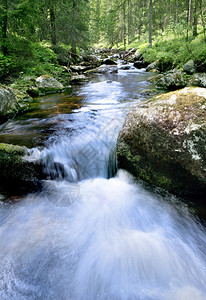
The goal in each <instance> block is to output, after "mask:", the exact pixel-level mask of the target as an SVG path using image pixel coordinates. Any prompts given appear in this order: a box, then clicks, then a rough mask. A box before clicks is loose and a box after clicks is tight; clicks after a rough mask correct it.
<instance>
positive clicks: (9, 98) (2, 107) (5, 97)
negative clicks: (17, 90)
mask: <svg viewBox="0 0 206 300" xmlns="http://www.w3.org/2000/svg"><path fill="white" fill-rule="evenodd" d="M16 104H17V99H16V97H15V94H14V92H13V90H12V89H11V88H9V87H0V116H3V117H6V116H7V115H10V114H12V113H13V112H14V111H15V110H16Z"/></svg>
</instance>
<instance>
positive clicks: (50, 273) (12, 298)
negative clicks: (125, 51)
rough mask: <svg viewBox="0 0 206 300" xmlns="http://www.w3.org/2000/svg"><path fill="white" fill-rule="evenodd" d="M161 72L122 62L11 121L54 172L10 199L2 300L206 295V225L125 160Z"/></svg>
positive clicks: (154, 299)
mask: <svg viewBox="0 0 206 300" xmlns="http://www.w3.org/2000/svg"><path fill="white" fill-rule="evenodd" d="M151 76H152V75H151V74H149V73H146V72H145V70H144V69H141V70H138V69H133V68H131V69H129V70H122V69H121V66H119V72H118V73H116V74H105V75H95V76H94V77H91V78H90V79H89V81H88V82H86V83H84V84H82V85H80V86H74V88H73V91H72V93H63V94H55V95H49V96H46V97H42V98H40V99H38V100H36V101H35V102H34V103H32V106H33V109H32V110H31V111H29V112H27V113H25V114H24V115H22V116H19V117H18V118H17V119H16V120H10V121H8V122H7V123H5V124H4V126H3V127H2V128H1V131H0V142H5V143H13V144H18V145H25V146H27V147H29V148H32V153H33V154H32V155H33V156H32V157H33V159H36V158H40V159H41V160H42V161H43V162H44V166H45V173H46V174H47V179H46V180H44V181H43V188H42V190H41V191H39V192H37V193H31V194H28V195H26V196H22V197H21V199H18V198H17V199H16V201H15V200H13V201H12V202H9V201H8V202H0V261H1V264H0V299H1V300H27V299H28V300H40V299H41V300H56V299H60V300H205V299H206V234H205V227H204V226H203V224H201V222H199V221H198V218H197V217H196V216H195V215H194V214H192V213H191V212H190V210H189V209H188V207H187V206H186V205H185V204H184V203H183V202H181V201H180V200H179V199H178V198H176V197H174V196H172V195H166V196H162V195H160V194H159V193H158V192H157V191H153V192H152V191H149V190H148V189H146V188H145V187H144V186H143V185H142V183H139V182H137V181H136V180H135V179H134V178H133V177H132V176H131V175H130V174H129V173H128V172H126V171H124V170H118V171H117V169H116V163H115V145H116V139H117V137H118V133H119V131H120V129H121V127H122V124H123V122H124V119H125V117H126V114H127V112H128V111H129V110H130V109H131V108H132V106H133V105H135V103H138V102H140V101H144V100H145V99H146V98H147V97H149V96H147V97H146V96H145V95H144V93H143V94H142V93H141V91H143V90H144V89H152V88H153V85H152V84H151V83H149V81H148V79H149V78H150V77H151Z"/></svg>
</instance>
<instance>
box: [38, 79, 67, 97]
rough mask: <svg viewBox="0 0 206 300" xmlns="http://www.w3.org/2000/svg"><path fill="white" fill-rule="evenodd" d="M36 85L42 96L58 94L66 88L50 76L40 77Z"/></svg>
mask: <svg viewBox="0 0 206 300" xmlns="http://www.w3.org/2000/svg"><path fill="white" fill-rule="evenodd" d="M36 84H37V87H38V89H39V90H40V92H41V94H50V93H58V92H61V91H63V90H64V86H63V85H62V84H61V83H60V82H59V81H58V80H56V79H55V78H53V77H52V76H50V75H42V76H40V77H38V78H37V79H36Z"/></svg>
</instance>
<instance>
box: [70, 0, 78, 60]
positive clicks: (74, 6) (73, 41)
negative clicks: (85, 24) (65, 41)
mask: <svg viewBox="0 0 206 300" xmlns="http://www.w3.org/2000/svg"><path fill="white" fill-rule="evenodd" d="M76 21H77V0H73V23H74V24H76ZM72 35H73V36H72V49H71V51H72V56H73V57H74V58H75V57H76V55H77V36H76V26H74V31H73V33H72Z"/></svg>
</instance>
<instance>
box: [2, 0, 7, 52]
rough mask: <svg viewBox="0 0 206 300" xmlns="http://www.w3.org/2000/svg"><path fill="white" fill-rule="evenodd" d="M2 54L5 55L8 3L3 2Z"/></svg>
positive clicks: (5, 0)
mask: <svg viewBox="0 0 206 300" xmlns="http://www.w3.org/2000/svg"><path fill="white" fill-rule="evenodd" d="M2 10H3V13H2V25H1V28H2V52H3V54H4V55H7V53H8V49H7V28H8V1H7V0H3V3H2Z"/></svg>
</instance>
